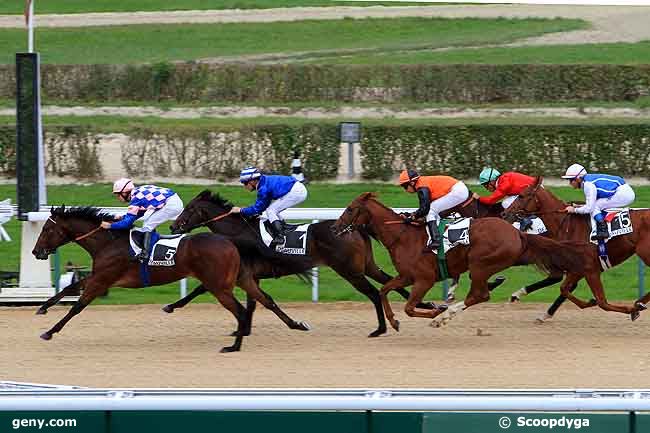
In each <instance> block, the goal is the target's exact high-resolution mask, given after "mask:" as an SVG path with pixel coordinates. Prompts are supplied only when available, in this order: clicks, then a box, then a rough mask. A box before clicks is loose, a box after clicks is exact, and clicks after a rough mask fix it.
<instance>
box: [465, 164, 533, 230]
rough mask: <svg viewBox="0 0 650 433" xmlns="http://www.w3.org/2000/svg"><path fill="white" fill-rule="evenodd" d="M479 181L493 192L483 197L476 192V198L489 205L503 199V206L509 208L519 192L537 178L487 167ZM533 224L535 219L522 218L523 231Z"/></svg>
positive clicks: (521, 227)
mask: <svg viewBox="0 0 650 433" xmlns="http://www.w3.org/2000/svg"><path fill="white" fill-rule="evenodd" d="M478 182H479V183H480V184H481V185H482V186H483V187H484V188H485V189H487V190H488V191H490V192H491V193H492V194H490V195H488V196H486V197H481V196H480V195H478V194H477V193H474V194H473V197H474V199H476V200H478V201H480V202H481V203H483V204H487V205H493V204H495V203H497V202H498V201H499V200H501V206H502V207H503V208H504V209H507V208H508V207H510V205H511V204H512V203H513V202H514V201H515V200H516V199H517V197H518V196H519V194H521V193H522V192H523V191H524V190H525V189H526V188H528V187H529V186H531V185H534V184H535V178H534V177H532V176H528V175H525V174H522V173H517V172H515V171H509V172H507V173H503V174H501V173H499V171H498V170H497V169H495V168H491V167H486V168H484V169H483V170H482V171H481V173H480V174H479V175H478ZM532 224H533V221H532V220H531V219H530V217H524V218H522V219H521V221H520V225H519V227H520V229H521V230H522V231H526V230H527V229H528V228H529V227H530V226H531V225H532Z"/></svg>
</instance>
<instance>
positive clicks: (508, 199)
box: [501, 195, 519, 209]
mask: <svg viewBox="0 0 650 433" xmlns="http://www.w3.org/2000/svg"><path fill="white" fill-rule="evenodd" d="M518 197H519V196H518V195H509V196H506V198H504V199H503V200H501V206H502V207H503V208H504V209H508V208H509V207H510V206H511V205H512V203H514V202H515V200H517V198H518Z"/></svg>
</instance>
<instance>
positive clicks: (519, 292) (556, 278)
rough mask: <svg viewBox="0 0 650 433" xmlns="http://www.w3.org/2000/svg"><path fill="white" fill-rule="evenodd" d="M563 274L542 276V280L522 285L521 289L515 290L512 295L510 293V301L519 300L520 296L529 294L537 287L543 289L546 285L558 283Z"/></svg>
mask: <svg viewBox="0 0 650 433" xmlns="http://www.w3.org/2000/svg"><path fill="white" fill-rule="evenodd" d="M562 278H563V276H562V275H560V276H556V275H549V276H548V277H546V278H544V279H543V280H542V281H538V282H536V283H533V284H529V285H528V286H525V287H522V288H521V289H519V290H517V291H516V292H514V293H513V294H512V295H510V302H519V301H521V298H523V297H524V296H526V295H530V294H531V293H533V292H536V291H537V290H539V289H543V288H544V287H548V286H550V285H553V284H556V283H559V282H560V281H562Z"/></svg>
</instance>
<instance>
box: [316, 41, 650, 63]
mask: <svg viewBox="0 0 650 433" xmlns="http://www.w3.org/2000/svg"><path fill="white" fill-rule="evenodd" d="M309 63H328V64H329V63H339V64H358V65H385V64H406V65H410V64H459V63H463V64H491V65H492V64H501V65H504V64H617V65H640V64H648V63H650V42H639V43H616V44H584V45H548V46H527V47H511V48H479V49H467V48H465V49H451V50H445V51H435V52H432V51H410V52H401V53H394V52H391V53H377V54H368V55H351V56H348V57H323V58H319V59H311V60H309Z"/></svg>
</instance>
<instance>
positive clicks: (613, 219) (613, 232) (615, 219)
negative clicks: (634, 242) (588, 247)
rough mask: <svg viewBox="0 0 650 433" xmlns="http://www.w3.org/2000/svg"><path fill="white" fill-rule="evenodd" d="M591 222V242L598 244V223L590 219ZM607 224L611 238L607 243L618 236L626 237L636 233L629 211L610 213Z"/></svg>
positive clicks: (618, 210)
mask: <svg viewBox="0 0 650 433" xmlns="http://www.w3.org/2000/svg"><path fill="white" fill-rule="evenodd" d="M590 220H591V233H590V235H589V240H590V241H591V242H593V243H595V244H597V243H598V240H597V239H596V221H595V220H594V219H593V218H590ZM605 222H606V223H607V229H608V230H609V238H607V239H606V240H605V242H607V241H609V240H610V239H612V238H615V237H617V236H621V235H626V234H628V233H632V232H633V231H634V228H633V227H632V218H631V216H630V210H629V209H615V210H611V211H608V212H607V214H606V215H605Z"/></svg>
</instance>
